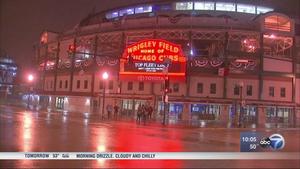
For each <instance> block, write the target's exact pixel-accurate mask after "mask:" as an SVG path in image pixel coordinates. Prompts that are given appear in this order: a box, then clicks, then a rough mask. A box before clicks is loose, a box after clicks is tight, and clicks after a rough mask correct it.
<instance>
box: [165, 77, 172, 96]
mask: <svg viewBox="0 0 300 169" xmlns="http://www.w3.org/2000/svg"><path fill="white" fill-rule="evenodd" d="M164 91H165V93H171V89H170V80H169V78H168V77H167V78H166V79H165V90H164Z"/></svg>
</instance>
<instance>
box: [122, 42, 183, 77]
mask: <svg viewBox="0 0 300 169" xmlns="http://www.w3.org/2000/svg"><path fill="white" fill-rule="evenodd" d="M166 58H168V59H166ZM166 60H169V64H167V63H166ZM166 65H168V66H167V67H168V68H166ZM185 71H186V58H185V56H184V55H183V52H182V49H181V46H180V45H177V44H174V43H171V42H168V41H165V40H162V39H147V40H143V41H140V42H137V43H135V44H132V45H130V46H127V47H126V49H125V51H124V53H123V55H122V57H121V59H120V73H119V74H120V79H121V80H139V81H160V80H164V77H165V76H166V75H168V77H169V78H170V80H172V81H183V80H185ZM167 72H168V73H167Z"/></svg>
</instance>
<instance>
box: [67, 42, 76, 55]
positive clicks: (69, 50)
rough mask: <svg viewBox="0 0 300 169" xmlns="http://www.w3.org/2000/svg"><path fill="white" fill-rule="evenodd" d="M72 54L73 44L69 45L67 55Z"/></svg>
mask: <svg viewBox="0 0 300 169" xmlns="http://www.w3.org/2000/svg"><path fill="white" fill-rule="evenodd" d="M74 52H75V45H74V44H71V45H69V49H68V53H69V54H72V53H74Z"/></svg>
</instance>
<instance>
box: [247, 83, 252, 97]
mask: <svg viewBox="0 0 300 169" xmlns="http://www.w3.org/2000/svg"><path fill="white" fill-rule="evenodd" d="M247 96H252V86H251V85H247Z"/></svg>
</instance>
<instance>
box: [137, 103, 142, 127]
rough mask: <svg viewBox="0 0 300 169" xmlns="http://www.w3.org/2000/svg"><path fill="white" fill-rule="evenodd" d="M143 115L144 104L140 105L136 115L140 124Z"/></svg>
mask: <svg viewBox="0 0 300 169" xmlns="http://www.w3.org/2000/svg"><path fill="white" fill-rule="evenodd" d="M141 115H142V106H141V105H139V106H138V110H137V116H136V122H137V123H139V124H140V122H141Z"/></svg>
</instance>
